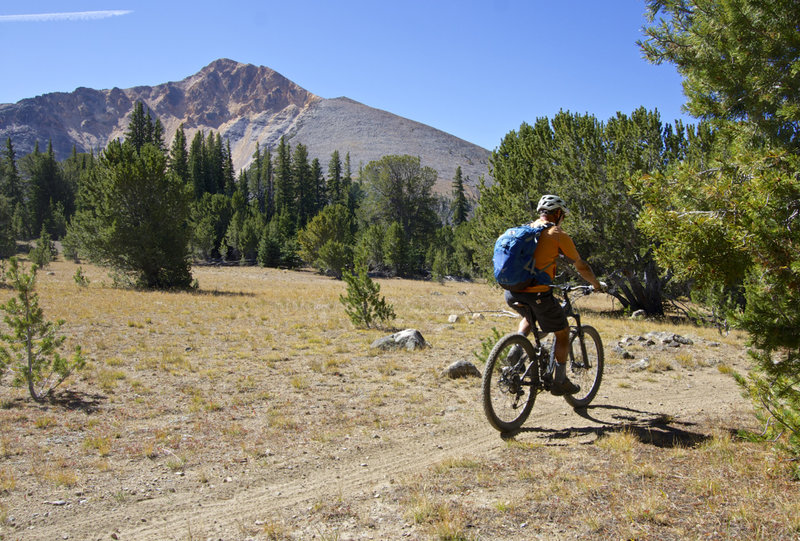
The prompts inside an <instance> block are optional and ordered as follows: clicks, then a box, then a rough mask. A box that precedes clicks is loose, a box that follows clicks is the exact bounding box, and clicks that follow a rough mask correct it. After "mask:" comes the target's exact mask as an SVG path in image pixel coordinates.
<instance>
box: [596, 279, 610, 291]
mask: <svg viewBox="0 0 800 541" xmlns="http://www.w3.org/2000/svg"><path fill="white" fill-rule="evenodd" d="M597 283H598V284H600V287H595V288H594V290H595V291H597V292H599V293H608V284H606V283H605V282H600V281H598V282H597Z"/></svg>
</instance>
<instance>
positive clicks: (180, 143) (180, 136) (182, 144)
mask: <svg viewBox="0 0 800 541" xmlns="http://www.w3.org/2000/svg"><path fill="white" fill-rule="evenodd" d="M169 168H170V171H172V172H174V173H175V174H176V175H178V178H180V179H181V180H182V181H183V182H184V183H188V182H189V181H190V179H191V175H190V173H189V153H188V151H187V150H186V132H184V131H183V124H181V125H180V126H178V129H177V130H176V131H175V137H174V138H173V139H172V147H171V148H170V152H169Z"/></svg>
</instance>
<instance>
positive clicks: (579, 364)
mask: <svg viewBox="0 0 800 541" xmlns="http://www.w3.org/2000/svg"><path fill="white" fill-rule="evenodd" d="M581 329H582V330H583V338H582V339H581V337H580V336H579V335H578V333H577V332H574V333H572V337H571V338H570V348H569V361H568V363H567V366H568V370H569V372H568V376H569V379H570V380H571V381H572V382H573V383H577V384H578V385H580V386H581V390H580V391H578V392H577V393H576V394H573V395H565V396H564V398H565V399H566V401H567V403H568V404H569V405H570V406H572V407H573V408H585V407H586V406H588V405H589V404H590V403H591V401H592V400H594V397H595V395H596V394H597V391H598V390H599V389H600V382H601V381H602V380H603V361H604V354H603V342H602V341H601V340H600V334H599V333H598V332H597V330H596V329H595V328H594V327H590V326H589V325H582V326H581ZM581 342H583V344H584V346H585V348H582V347H581ZM584 353H585V354H584Z"/></svg>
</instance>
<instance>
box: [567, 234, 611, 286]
mask: <svg viewBox="0 0 800 541" xmlns="http://www.w3.org/2000/svg"><path fill="white" fill-rule="evenodd" d="M558 233H559V238H558V249H559V251H560V252H561V253H562V254H563V255H564V257H565V258H566V259H567V261H569V262H571V263H572V264H573V265H574V266H575V270H577V271H578V274H580V275H581V277H582V278H583V279H584V280H586V281H587V282H589V283H590V284H592V287H594V288H595V289H596V290H597V291H603V290H604V287H603V286H602V284H601V283H600V281H599V280H598V279H597V277H596V276H595V275H594V271H592V268H591V267H590V266H589V264H588V263H587V262H586V261H584V260H583V259H581V256H580V254H578V250H577V249H576V248H575V243H574V242H573V241H572V238H571V237H570V236H569V235H567V234H566V233H564V232H563V231H562V230H561V228H559V229H558Z"/></svg>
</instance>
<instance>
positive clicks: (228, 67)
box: [0, 58, 489, 189]
mask: <svg viewBox="0 0 800 541" xmlns="http://www.w3.org/2000/svg"><path fill="white" fill-rule="evenodd" d="M138 101H141V102H142V103H144V104H145V105H146V106H147V107H149V108H150V109H151V110H152V111H153V112H154V114H155V115H156V116H157V117H158V118H159V120H160V121H161V123H162V125H163V126H164V135H165V141H166V142H167V144H169V142H170V141H171V140H172V138H173V136H174V134H175V131H176V130H177V129H178V127H179V126H183V127H184V131H185V133H186V137H187V138H188V139H189V140H191V138H192V137H193V136H194V134H195V133H197V132H198V131H202V132H204V133H205V134H208V133H210V132H211V131H213V132H215V133H216V134H219V135H220V136H221V137H222V139H223V140H225V139H227V140H228V142H229V143H230V147H231V154H232V157H233V161H234V166H235V167H236V168H237V169H241V168H244V167H246V166H247V165H249V163H250V161H251V160H252V156H253V153H254V151H255V148H256V145H257V144H258V145H260V147H261V148H262V149H264V148H274V147H275V146H277V143H278V141H279V140H280V138H281V137H285V138H286V141H287V142H289V144H290V145H292V146H296V145H297V144H298V143H303V144H304V145H305V146H306V147H307V148H308V152H309V156H310V157H311V158H315V157H316V158H319V160H320V162H321V163H322V164H326V163H327V162H328V160H329V159H330V155H331V153H332V152H333V150H338V151H339V152H340V155H342V156H344V155H345V154H346V153H350V158H351V163H352V164H353V167H354V169H355V168H357V167H358V165H359V164H362V165H366V164H367V163H368V162H369V161H372V160H376V159H380V158H381V157H382V156H384V155H386V154H410V155H412V156H420V157H421V159H422V164H423V165H427V166H431V167H433V168H434V169H437V170H438V171H439V175H440V182H441V183H442V184H443V185H446V186H447V187H449V181H450V179H452V177H453V173H454V172H455V169H456V167H457V166H461V167H462V170H463V173H464V175H465V176H470V178H471V181H472V182H471V183H472V184H475V183H477V181H478V178H479V177H480V176H481V175H485V174H488V165H487V164H488V157H489V152H488V151H487V150H485V149H482V148H480V147H478V146H477V145H473V144H471V143H468V142H466V141H463V140H461V139H458V138H456V137H454V136H452V135H448V134H446V133H444V132H441V131H438V130H435V129H434V128H431V127H430V126H426V125H424V124H420V123H417V122H413V121H410V120H408V119H404V118H402V117H398V116H396V115H392V114H391V113H387V112H386V111H381V110H378V109H373V108H371V107H369V106H367V105H364V104H361V103H359V102H356V101H355V100H351V99H350V98H346V97H341V98H336V99H334V100H325V99H323V98H320V97H319V96H316V95H314V94H312V93H311V92H309V91H307V90H305V89H304V88H302V87H300V86H299V85H297V84H296V83H294V82H292V81H290V80H289V79H287V78H286V77H284V76H283V75H281V74H280V73H278V72H276V71H274V70H272V69H270V68H268V67H266V66H255V65H253V64H242V63H240V62H236V61H234V60H231V59H228V58H220V59H217V60H214V61H213V62H211V63H210V64H208V65H207V66H205V67H204V68H202V69H201V70H200V71H199V72H197V73H196V74H194V75H191V76H189V77H187V78H185V79H183V80H181V81H178V82H169V83H164V84H160V85H157V86H153V87H150V86H138V87H134V88H128V89H122V90H121V89H119V88H113V89H110V90H92V89H88V88H79V89H76V90H75V91H74V92H71V93H52V94H45V95H44V96H37V97H35V98H31V99H27V100H22V101H20V102H19V103H17V104H5V105H0V140H5V139H6V137H10V138H11V139H12V141H13V143H14V146H15V148H16V149H17V153H18V154H19V155H22V154H26V153H28V152H31V150H32V149H33V147H34V145H35V144H36V142H37V141H38V142H40V145H41V144H42V143H46V142H47V141H52V144H53V149H54V151H55V152H56V155H57V157H58V158H59V159H62V158H65V157H66V156H68V155H69V153H70V152H71V151H72V147H73V146H75V148H76V149H77V150H78V152H89V151H95V152H98V151H99V150H101V149H102V148H104V147H105V146H106V145H107V144H108V142H109V141H111V140H113V139H116V138H118V137H124V133H125V130H126V129H127V125H128V122H129V117H130V113H131V111H132V110H133V107H134V105H135V104H136V102H138ZM448 189H449V188H448Z"/></svg>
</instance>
